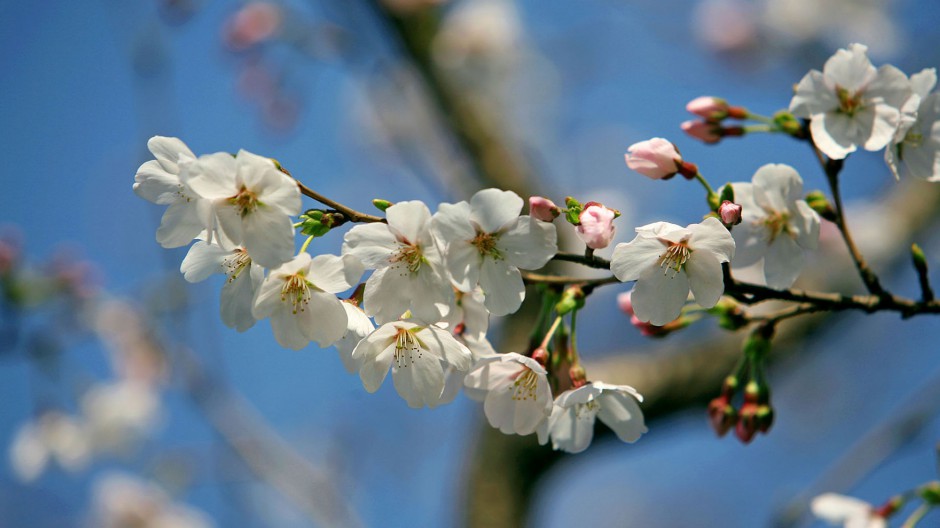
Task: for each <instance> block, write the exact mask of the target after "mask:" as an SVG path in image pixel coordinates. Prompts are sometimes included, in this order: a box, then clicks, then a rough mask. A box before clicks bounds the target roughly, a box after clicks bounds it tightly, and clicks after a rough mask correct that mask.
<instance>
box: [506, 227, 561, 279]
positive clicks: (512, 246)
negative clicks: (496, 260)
mask: <svg viewBox="0 0 940 528" xmlns="http://www.w3.org/2000/svg"><path fill="white" fill-rule="evenodd" d="M496 249H497V250H498V251H499V252H500V253H501V254H502V256H503V258H505V259H506V261H507V262H508V263H509V264H512V265H513V266H516V267H518V268H522V269H538V268H541V267H542V266H544V265H545V264H546V263H547V262H548V261H549V260H551V258H552V257H553V256H555V253H557V252H558V246H557V244H556V234H555V225H554V224H552V223H550V222H542V221H539V220H536V219H534V218H532V217H530V216H520V217H517V218H516V219H515V220H513V221H511V223H510V225H509V228H508V229H507V230H506V231H504V232H503V233H502V234H501V235H500V236H499V239H498V240H497V241H496Z"/></svg>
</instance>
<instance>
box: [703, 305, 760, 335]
mask: <svg viewBox="0 0 940 528" xmlns="http://www.w3.org/2000/svg"><path fill="white" fill-rule="evenodd" d="M708 313H710V314H712V315H714V316H716V317H718V326H720V327H721V328H724V329H725V330H737V329H739V328H743V327H745V326H747V324H748V323H749V322H750V321H749V320H748V318H747V314H745V312H744V310H743V309H741V305H740V304H739V303H738V302H737V301H735V300H733V299H730V298H727V297H722V298H721V299H720V300H719V301H718V303H717V304H715V306H714V307H712V308H709V310H708Z"/></svg>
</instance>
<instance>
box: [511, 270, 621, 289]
mask: <svg viewBox="0 0 940 528" xmlns="http://www.w3.org/2000/svg"><path fill="white" fill-rule="evenodd" d="M522 280H523V281H525V282H526V283H527V284H558V285H567V284H578V285H581V286H603V285H605V284H618V283H620V281H619V280H618V279H617V277H614V276H613V275H611V276H609V277H601V278H597V279H585V278H584V277H574V276H570V275H542V274H540V273H530V272H528V271H524V272H522Z"/></svg>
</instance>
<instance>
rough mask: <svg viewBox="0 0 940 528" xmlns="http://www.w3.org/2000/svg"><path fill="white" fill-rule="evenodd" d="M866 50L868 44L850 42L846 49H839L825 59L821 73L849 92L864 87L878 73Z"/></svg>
mask: <svg viewBox="0 0 940 528" xmlns="http://www.w3.org/2000/svg"><path fill="white" fill-rule="evenodd" d="M867 52H868V46H865V45H863V44H850V45H849V47H848V49H840V50H839V51H837V52H835V54H834V55H833V56H832V57H829V59H828V60H827V61H826V64H825V66H824V67H823V75H825V76H826V77H827V78H828V79H830V80H831V81H832V82H834V83H835V84H836V85H837V86H839V87H840V88H844V89H846V90H849V91H850V92H856V91H858V90H861V89H865V88H866V87H867V86H868V85H869V83H871V82H872V81H873V80H874V79H875V77H876V76H877V75H878V71H877V70H876V69H875V67H874V66H872V64H871V61H870V60H869V59H868V55H867Z"/></svg>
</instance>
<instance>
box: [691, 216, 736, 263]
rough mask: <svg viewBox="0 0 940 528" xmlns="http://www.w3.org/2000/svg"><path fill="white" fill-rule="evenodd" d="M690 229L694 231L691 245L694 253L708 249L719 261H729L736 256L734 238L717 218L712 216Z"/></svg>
mask: <svg viewBox="0 0 940 528" xmlns="http://www.w3.org/2000/svg"><path fill="white" fill-rule="evenodd" d="M689 230H690V231H692V236H691V237H690V238H689V246H690V247H691V248H692V251H693V253H701V252H703V251H707V252H709V253H711V254H712V255H713V256H714V257H715V258H716V259H718V262H729V261H730V260H731V259H732V258H734V238H733V237H732V236H731V233H729V232H728V229H727V228H725V226H723V225H722V224H721V222H720V221H719V220H718V219H717V218H715V217H713V216H710V217H708V218H706V219H705V220H702V223H700V224H692V225H690V226H689Z"/></svg>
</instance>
